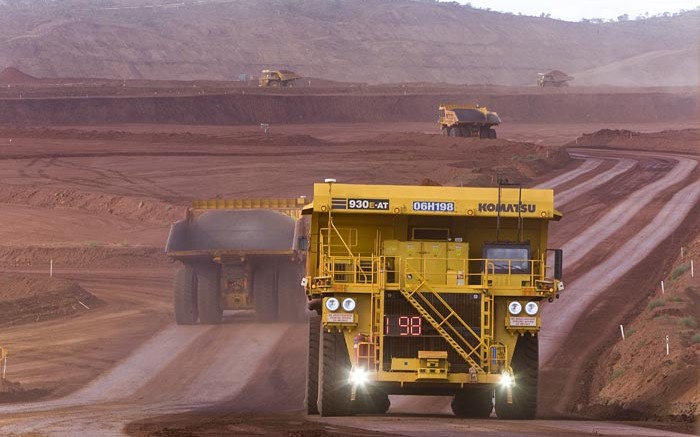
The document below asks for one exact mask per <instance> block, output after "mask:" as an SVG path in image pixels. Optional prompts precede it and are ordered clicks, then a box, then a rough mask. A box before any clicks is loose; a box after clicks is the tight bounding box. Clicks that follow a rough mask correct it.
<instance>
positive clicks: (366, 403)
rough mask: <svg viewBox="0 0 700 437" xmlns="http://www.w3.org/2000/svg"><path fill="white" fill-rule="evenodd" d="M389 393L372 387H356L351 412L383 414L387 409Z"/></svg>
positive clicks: (389, 402) (389, 403)
mask: <svg viewBox="0 0 700 437" xmlns="http://www.w3.org/2000/svg"><path fill="white" fill-rule="evenodd" d="M390 406H391V401H389V395H388V394H386V393H384V392H383V391H381V390H378V389H376V388H373V387H358V389H357V393H356V396H355V405H354V406H353V412H355V413H357V414H385V413H386V412H387V411H389V407H390Z"/></svg>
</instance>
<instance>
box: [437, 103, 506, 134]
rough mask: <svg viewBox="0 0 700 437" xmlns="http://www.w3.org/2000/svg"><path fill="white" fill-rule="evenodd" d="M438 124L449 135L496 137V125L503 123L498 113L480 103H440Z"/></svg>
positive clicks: (443, 132)
mask: <svg viewBox="0 0 700 437" xmlns="http://www.w3.org/2000/svg"><path fill="white" fill-rule="evenodd" d="M438 111H439V119H438V124H439V125H440V130H441V131H442V134H443V135H446V136H448V137H479V138H490V139H495V138H496V131H495V130H494V129H493V128H494V127H495V126H498V125H499V124H501V118H500V117H499V116H498V114H497V113H495V112H493V111H489V110H488V109H486V107H483V106H479V105H440V106H439V107H438Z"/></svg>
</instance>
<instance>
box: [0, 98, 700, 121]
mask: <svg viewBox="0 0 700 437" xmlns="http://www.w3.org/2000/svg"><path fill="white" fill-rule="evenodd" d="M448 102H469V103H471V102H478V103H480V104H481V105H485V106H487V107H488V108H489V109H492V110H495V111H497V112H498V113H499V114H500V115H501V118H502V119H503V120H504V122H509V121H510V122H554V123H556V122H579V123H580V122H596V123H601V122H604V123H626V122H635V123H640V122H642V123H643V122H662V121H665V122H668V121H695V120H697V114H698V109H697V108H698V96H697V95H693V94H674V93H663V92H657V93H598V94H586V93H581V94H577V93H570V94H518V95H515V94H513V95H475V94H430V95H308V94H307V95H269V94H239V95H232V94H228V95H204V96H177V97H156V96H154V97H121V98H119V97H90V98H87V97H83V98H36V99H3V100H0V124H15V125H17V124H44V125H61V124H82V125H91V124H95V125H98V124H99V125H104V124H113V123H154V124H163V123H164V124H168V123H177V124H209V125H245V124H258V123H261V122H266V123H337V122H354V123H360V122H382V121H386V122H393V121H416V122H425V121H435V120H437V107H438V105H439V104H440V103H448Z"/></svg>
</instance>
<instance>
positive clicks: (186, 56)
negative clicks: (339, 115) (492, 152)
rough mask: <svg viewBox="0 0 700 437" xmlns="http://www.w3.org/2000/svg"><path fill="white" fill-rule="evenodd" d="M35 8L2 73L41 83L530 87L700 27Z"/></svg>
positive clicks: (409, 13)
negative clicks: (555, 73) (267, 73)
mask: <svg viewBox="0 0 700 437" xmlns="http://www.w3.org/2000/svg"><path fill="white" fill-rule="evenodd" d="M168 3H171V4H170V5H168ZM31 5H32V7H26V6H25V7H21V6H20V7H11V6H0V8H1V9H2V11H1V12H0V41H2V43H0V66H2V65H5V66H10V65H11V66H15V67H18V68H20V69H22V70H23V71H26V72H27V73H29V74H32V75H34V76H39V77H116V78H161V79H162V78H167V79H234V78H238V75H239V74H241V73H247V74H249V75H250V74H253V75H258V74H259V72H260V70H261V69H263V68H269V67H287V68H290V69H292V70H295V71H297V72H299V73H301V74H302V75H303V76H306V77H321V78H326V79H333V80H340V81H350V82H369V83H389V82H394V83H396V82H406V81H411V82H415V81H432V82H451V83H499V84H534V82H535V80H536V78H537V76H536V74H537V73H538V72H541V71H548V70H551V69H553V68H556V69H561V70H563V71H567V72H577V71H584V70H589V69H594V68H598V67H602V66H605V65H607V64H611V63H614V62H617V61H621V60H623V59H628V58H633V57H635V56H641V55H644V54H645V53H648V52H654V51H659V50H671V49H673V50H682V49H689V48H693V47H694V44H695V38H696V36H697V34H696V29H697V28H698V26H699V24H698V21H699V20H700V14H699V13H697V12H693V13H687V14H685V15H682V16H679V17H669V18H653V19H649V20H643V21H630V22H624V23H607V24H592V23H568V22H563V21H557V20H552V19H545V18H535V17H521V16H515V15H510V14H501V13H496V12H489V11H485V10H479V9H472V8H470V7H467V6H459V5H457V4H449V3H438V2H424V1H411V0H369V1H363V2H357V1H352V0H338V1H333V2H329V1H326V0H294V1H282V0H241V1H235V2H232V1H227V2H221V1H209V0H208V1H197V2H194V1H191V2H190V1H187V2H181V3H173V2H166V1H164V0H160V1H158V0H156V1H153V2H148V5H144V3H143V2H140V1H135V0H112V1H109V2H97V3H96V2H89V1H85V0H63V1H56V2H50V3H43V4H41V5H37V3H31ZM669 28H673V29H674V31H673V32H668V29H669ZM695 56H697V53H696V54H695ZM640 62H641V61H640ZM649 62H651V63H652V64H653V65H657V66H658V67H662V68H657V70H656V73H655V74H654V75H652V76H648V77H639V76H635V77H634V78H632V79H633V80H632V81H633V82H634V83H636V84H637V85H653V84H657V83H666V82H665V78H667V77H674V76H676V72H677V71H683V70H682V68H683V67H684V64H680V65H678V64H675V63H665V64H659V63H657V62H656V61H654V60H653V59H652V60H649ZM679 77H681V78H682V79H683V83H684V84H687V85H692V84H696V83H697V80H698V78H697V76H694V75H690V74H689V75H681V76H679ZM650 82H651V83H650Z"/></svg>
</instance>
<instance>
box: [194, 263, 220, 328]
mask: <svg viewBox="0 0 700 437" xmlns="http://www.w3.org/2000/svg"><path fill="white" fill-rule="evenodd" d="M220 277H221V267H220V266H219V265H218V264H214V263H208V264H203V265H201V266H199V267H198V268H197V308H198V310H199V321H200V323H204V324H207V325H215V324H218V323H221V316H222V315H223V310H222V308H221V301H220V297H221V290H220V282H221V281H220Z"/></svg>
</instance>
